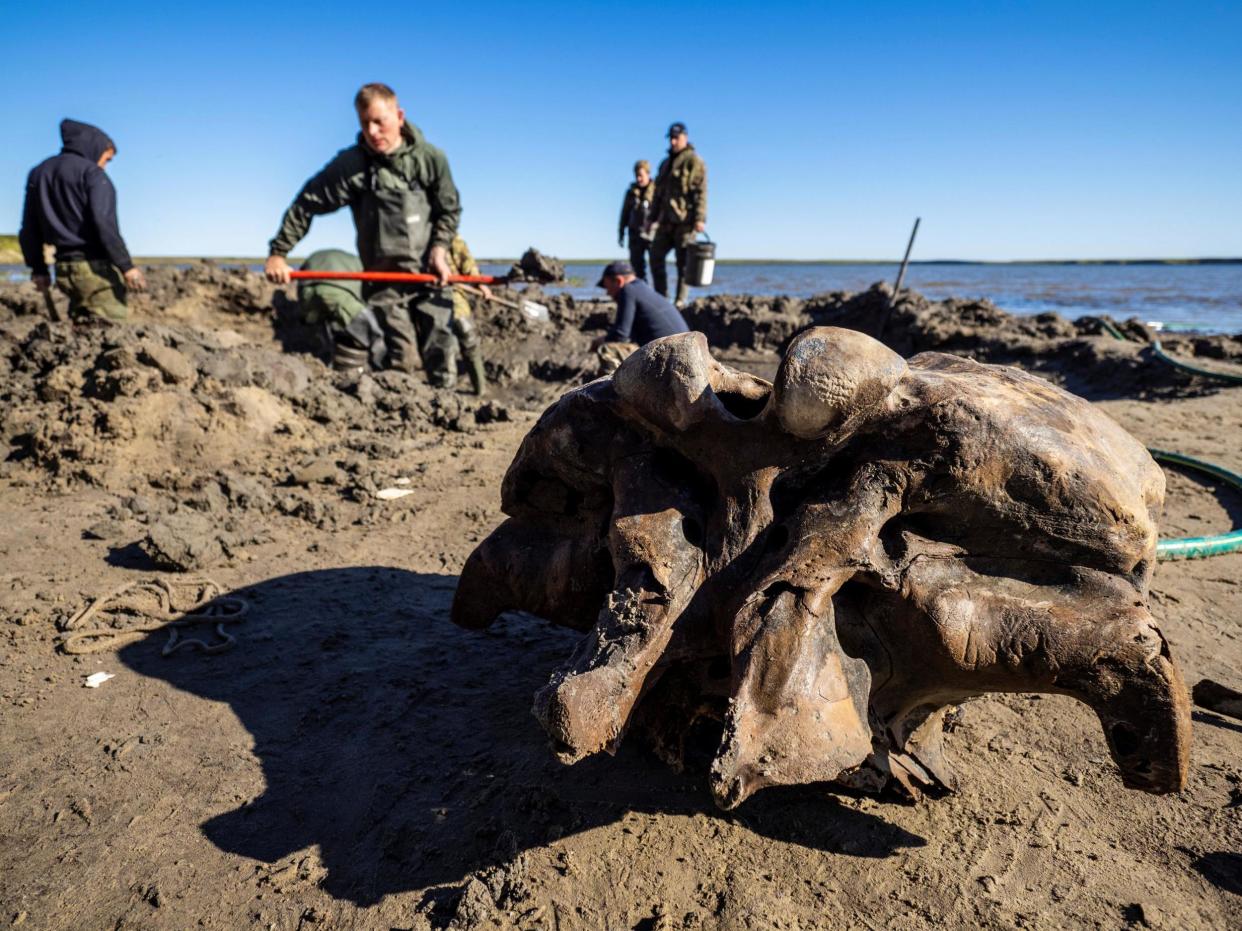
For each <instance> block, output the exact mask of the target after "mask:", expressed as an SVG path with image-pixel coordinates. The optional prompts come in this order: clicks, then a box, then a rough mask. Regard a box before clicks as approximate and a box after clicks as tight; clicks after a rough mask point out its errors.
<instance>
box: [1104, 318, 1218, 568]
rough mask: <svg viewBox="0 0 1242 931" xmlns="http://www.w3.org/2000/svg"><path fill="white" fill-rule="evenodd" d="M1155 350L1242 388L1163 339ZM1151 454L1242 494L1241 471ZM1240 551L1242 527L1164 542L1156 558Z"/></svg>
mask: <svg viewBox="0 0 1242 931" xmlns="http://www.w3.org/2000/svg"><path fill="white" fill-rule="evenodd" d="M1095 319H1096V320H1098V321H1099V322H1100V326H1102V327H1103V328H1104V332H1105V333H1107V334H1108V335H1109V336H1111V337H1113V338H1114V339H1119V340H1121V341H1122V342H1127V341H1128V340H1127V338H1126V335H1125V334H1124V333H1122V332H1121V331H1120V330H1119V329H1117V328H1116V327H1115V326H1113V325H1112V324H1111V323H1109V322H1108V321H1107V320H1104V319H1103V318H1101V317H1096V318H1095ZM1151 348H1152V353H1153V354H1154V355H1155V357H1156V358H1157V359H1159V360H1160V361H1161V362H1164V363H1166V364H1168V365H1171V366H1173V368H1175V369H1181V370H1182V371H1183V372H1189V373H1190V374H1191V375H1202V376H1203V377H1205V378H1217V379H1220V380H1221V381H1226V382H1229V383H1230V384H1234V385H1242V375H1227V374H1225V373H1224V372H1212V371H1209V370H1208V369H1201V368H1198V367H1197V366H1194V365H1190V364H1188V363H1186V362H1182V361H1180V360H1178V359H1174V358H1173V357H1172V356H1170V355H1168V354H1167V353H1166V352H1165V351H1164V348H1163V347H1162V346H1161V345H1160V341H1159V340H1153V341H1152V344H1151ZM1147 451H1148V452H1149V453H1151V457H1152V458H1153V459H1155V460H1156V461H1157V462H1167V463H1169V464H1171V465H1177V466H1181V467H1182V468H1184V469H1190V470H1192V471H1194V472H1202V473H1204V474H1205V475H1210V476H1211V477H1212V478H1215V479H1219V480H1220V481H1222V482H1224V483H1225V484H1226V485H1228V486H1230V487H1231V488H1233V489H1234V490H1235V491H1240V492H1242V475H1239V474H1238V473H1237V472H1230V471H1229V470H1228V469H1226V468H1224V467H1222V466H1218V465H1213V464H1212V463H1210V462H1204V461H1203V460H1202V459H1195V458H1193V457H1192V456H1187V455H1184V454H1182V453H1174V452H1169V451H1167V450H1163V449H1148V450H1147ZM1238 549H1242V527H1235V528H1234V529H1233V530H1230V531H1229V532H1228V533H1219V534H1216V535H1215V536H1210V537H1179V538H1177V539H1174V540H1160V541H1159V542H1157V543H1156V556H1157V558H1159V559H1201V558H1203V557H1204V556H1219V555H1221V554H1222V553H1232V552H1234V551H1236V550H1238Z"/></svg>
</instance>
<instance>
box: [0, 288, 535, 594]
mask: <svg viewBox="0 0 1242 931" xmlns="http://www.w3.org/2000/svg"><path fill="white" fill-rule="evenodd" d="M150 278H151V289H150V291H149V292H148V293H147V294H145V295H142V296H139V297H138V298H137V299H136V300H135V301H134V308H133V309H134V315H133V316H134V320H133V322H132V323H129V324H126V325H122V326H111V325H104V324H97V323H92V322H88V323H85V324H81V323H79V324H72V323H67V322H52V321H49V320H48V319H47V317H46V313H45V311H44V305H43V298H42V297H41V296H40V295H38V294H37V293H36V292H34V290H33V288H32V287H30V286H29V285H20V286H9V287H7V288H5V289H3V290H2V291H0V304H2V306H0V403H2V404H3V406H4V408H5V410H6V415H5V418H4V421H3V424H2V425H0V442H2V443H3V455H0V478H3V479H7V480H9V481H11V482H12V483H13V484H15V485H18V486H21V485H29V486H35V487H38V488H40V489H42V490H43V491H45V492H49V493H64V492H68V491H72V490H74V489H76V488H82V487H94V488H98V489H101V490H103V491H106V492H110V493H112V494H114V495H116V496H117V497H116V501H117V503H116V504H115V505H114V506H113V508H112V509H111V513H112V520H110V521H104V522H101V523H100V524H99V525H97V526H95V527H93V528H92V531H91V532H92V533H93V534H95V535H96V536H97V537H99V538H101V539H107V540H109V541H110V542H116V543H117V544H118V545H120V544H125V543H136V544H137V545H138V546H139V547H140V548H141V549H142V550H143V551H144V552H145V553H146V555H147V556H148V557H149V558H150V560H151V561H153V562H154V563H155V564H156V565H158V566H160V567H162V568H169V569H182V570H190V569H200V568H205V567H209V566H211V565H213V564H215V563H218V562H220V561H222V560H225V559H227V558H229V557H231V556H234V555H236V554H237V552H238V551H239V550H240V549H241V548H242V547H244V546H246V545H248V544H251V543H256V542H262V540H264V539H266V538H267V536H268V535H269V534H268V533H267V531H266V529H265V528H266V526H267V519H268V518H272V519H277V520H279V519H283V518H287V519H292V520H296V521H302V522H305V523H307V524H309V525H311V526H312V527H315V528H318V529H326V530H332V529H337V528H339V527H341V526H343V525H346V524H354V525H363V526H365V525H366V524H367V523H368V522H372V521H374V520H377V519H381V517H380V515H381V511H382V501H383V499H382V498H378V497H377V493H378V492H380V491H381V490H382V489H384V488H389V487H394V488H400V487H401V485H402V483H403V482H404V483H406V484H408V483H409V481H410V477H411V475H415V474H417V463H418V462H419V460H420V459H421V458H422V456H421V455H420V451H421V450H425V449H426V448H428V447H432V446H438V445H440V444H443V443H445V442H453V443H458V444H466V443H475V444H479V443H485V442H486V439H485V438H484V437H481V436H476V434H479V433H480V431H482V430H483V429H485V428H486V426H487V425H489V424H494V423H498V422H504V421H508V420H509V419H510V417H511V413H510V408H509V407H508V406H507V405H506V404H505V403H504V402H503V401H501V400H499V399H491V398H483V399H478V398H475V397H473V396H470V395H466V394H461V393H458V392H453V391H436V390H434V389H432V388H430V387H429V386H428V385H427V384H426V383H425V382H424V381H423V378H422V375H421V373H414V374H405V373H400V372H374V373H371V374H367V375H363V376H362V377H360V378H358V377H352V378H351V377H346V376H344V375H341V374H339V373H336V372H333V371H332V370H331V369H330V368H329V367H328V366H327V365H325V364H324V362H323V361H322V360H321V359H320V358H319V357H318V356H317V355H316V354H315V350H316V348H317V345H318V343H319V335H318V333H317V332H315V331H314V330H312V329H311V328H308V327H305V326H304V325H302V324H301V323H300V322H299V321H298V319H297V312H296V305H295V304H293V302H292V301H291V300H290V299H289V297H288V296H287V295H286V294H285V293H284V292H283V291H281V290H278V289H273V288H271V287H270V286H269V285H267V284H266V283H265V282H264V281H263V280H262V279H261V278H260V277H259V276H257V275H254V274H250V273H248V272H245V271H241V270H231V269H224V268H219V267H215V266H212V265H197V266H194V267H192V268H190V269H185V270H175V269H168V270H162V269H156V270H154V271H153V273H152V274H151V275H150ZM383 519H387V517H386V516H385V517H384V518H383Z"/></svg>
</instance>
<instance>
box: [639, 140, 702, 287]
mask: <svg viewBox="0 0 1242 931" xmlns="http://www.w3.org/2000/svg"><path fill="white" fill-rule="evenodd" d="M655 183H656V192H655V202H654V203H653V204H652V206H651V215H652V219H653V221H654V222H655V237H654V239H653V240H652V242H651V278H652V284H654V285H655V289H656V290H657V291H658V292H660V293H661V294H663V295H664V296H665V297H668V267H667V265H666V264H665V263H666V260H667V258H668V252H669V250H670V249H672V250H674V255H675V256H676V258H677V300H676V301H675V303H676V305H677V307H678V308H681V307H682V306H683V305H684V304H685V303H686V297H687V295H688V294H689V286H688V285H687V284H686V256H687V254H688V253H687V247H688V246H689V245H690V244H691V243H692V242H694V237H695V235H696V234H697V233H701V232H703V231H704V230H705V229H707V166H706V165H704V164H703V159H701V158H699V154H698V153H697V152H695V151H694V146H692V145H691V144H690V137H689V136H688V135H687V134H686V124H685V123H674V124H673V125H672V126H670V127H669V128H668V157H667V158H666V159H664V161H662V162H661V163H660V171H659V173H658V174H657V175H656V182H655Z"/></svg>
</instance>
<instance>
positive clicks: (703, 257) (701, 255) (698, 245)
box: [686, 233, 716, 288]
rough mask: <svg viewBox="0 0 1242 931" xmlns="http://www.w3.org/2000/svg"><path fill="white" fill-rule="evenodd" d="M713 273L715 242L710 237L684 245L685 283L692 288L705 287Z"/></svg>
mask: <svg viewBox="0 0 1242 931" xmlns="http://www.w3.org/2000/svg"><path fill="white" fill-rule="evenodd" d="M703 236H704V237H707V234H706V233H704V234H703ZM715 274H716V244H715V243H714V242H712V241H711V239H710V238H708V239H707V241H706V242H692V243H690V245H689V246H687V247H686V284H688V285H690V287H692V288H706V287H707V286H708V285H709V284H711V283H712V278H713V277H714V276H715Z"/></svg>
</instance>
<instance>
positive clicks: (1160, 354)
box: [1092, 317, 1242, 385]
mask: <svg viewBox="0 0 1242 931" xmlns="http://www.w3.org/2000/svg"><path fill="white" fill-rule="evenodd" d="M1092 319H1094V320H1098V321H1099V323H1100V326H1102V327H1103V328H1104V332H1105V333H1107V334H1108V335H1109V336H1111V337H1112V338H1113V339H1119V340H1121V341H1122V342H1129V341H1130V340H1129V338H1128V337H1127V336H1126V335H1125V334H1124V333H1122V332H1121V331H1120V330H1119V329H1117V328H1116V327H1115V326H1113V325H1112V324H1111V323H1109V322H1108V321H1107V320H1105V319H1104V318H1103V317H1093V318H1092ZM1151 351H1152V355H1154V356H1155V357H1156V358H1157V359H1159V360H1160V361H1161V362H1163V363H1165V364H1166V365H1171V366H1172V367H1173V368H1175V369H1178V370H1179V371H1182V372H1186V373H1188V374H1190V375H1198V376H1200V377H1201V378H1215V379H1216V380H1217V381H1223V382H1225V383H1226V384H1229V385H1242V375H1234V374H1231V373H1229V372H1213V371H1212V370H1211V369H1201V368H1199V366H1197V365H1191V364H1190V363H1189V362H1183V361H1182V360H1181V359H1175V358H1173V357H1172V356H1171V355H1169V354H1168V353H1167V352H1165V351H1164V347H1163V346H1161V345H1160V340H1158V339H1153V340H1152V341H1151Z"/></svg>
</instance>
